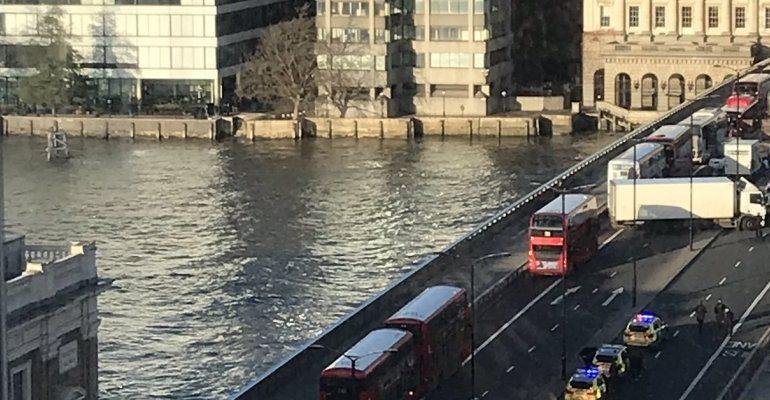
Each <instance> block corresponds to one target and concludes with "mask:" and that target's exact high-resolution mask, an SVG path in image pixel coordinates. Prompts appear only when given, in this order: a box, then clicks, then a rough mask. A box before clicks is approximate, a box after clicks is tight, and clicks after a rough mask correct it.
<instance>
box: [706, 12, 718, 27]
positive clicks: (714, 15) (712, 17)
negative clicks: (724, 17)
mask: <svg viewBox="0 0 770 400" xmlns="http://www.w3.org/2000/svg"><path fill="white" fill-rule="evenodd" d="M708 15H709V28H719V7H709V14H708Z"/></svg>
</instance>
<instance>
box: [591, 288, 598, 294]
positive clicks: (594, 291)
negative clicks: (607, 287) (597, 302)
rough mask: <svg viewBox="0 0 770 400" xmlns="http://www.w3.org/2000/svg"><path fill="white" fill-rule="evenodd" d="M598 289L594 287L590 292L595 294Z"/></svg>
mask: <svg viewBox="0 0 770 400" xmlns="http://www.w3.org/2000/svg"><path fill="white" fill-rule="evenodd" d="M598 291H599V288H595V289H594V290H592V291H591V294H596V292H598Z"/></svg>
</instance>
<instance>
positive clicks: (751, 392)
mask: <svg viewBox="0 0 770 400" xmlns="http://www.w3.org/2000/svg"><path fill="white" fill-rule="evenodd" d="M768 398H770V357H768V358H766V359H765V361H764V362H763V363H762V366H760V367H759V369H758V370H757V372H756V373H755V374H754V378H752V379H751V382H749V386H747V387H746V390H745V391H744V392H743V394H742V395H741V397H740V400H767V399H768Z"/></svg>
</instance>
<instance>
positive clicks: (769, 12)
mask: <svg viewBox="0 0 770 400" xmlns="http://www.w3.org/2000/svg"><path fill="white" fill-rule="evenodd" d="M765 29H770V7H766V8H765Z"/></svg>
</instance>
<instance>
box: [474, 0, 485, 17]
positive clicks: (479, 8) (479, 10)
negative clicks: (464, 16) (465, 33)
mask: <svg viewBox="0 0 770 400" xmlns="http://www.w3.org/2000/svg"><path fill="white" fill-rule="evenodd" d="M484 3H485V1H484V0H473V13H474V14H476V15H479V14H484Z"/></svg>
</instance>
